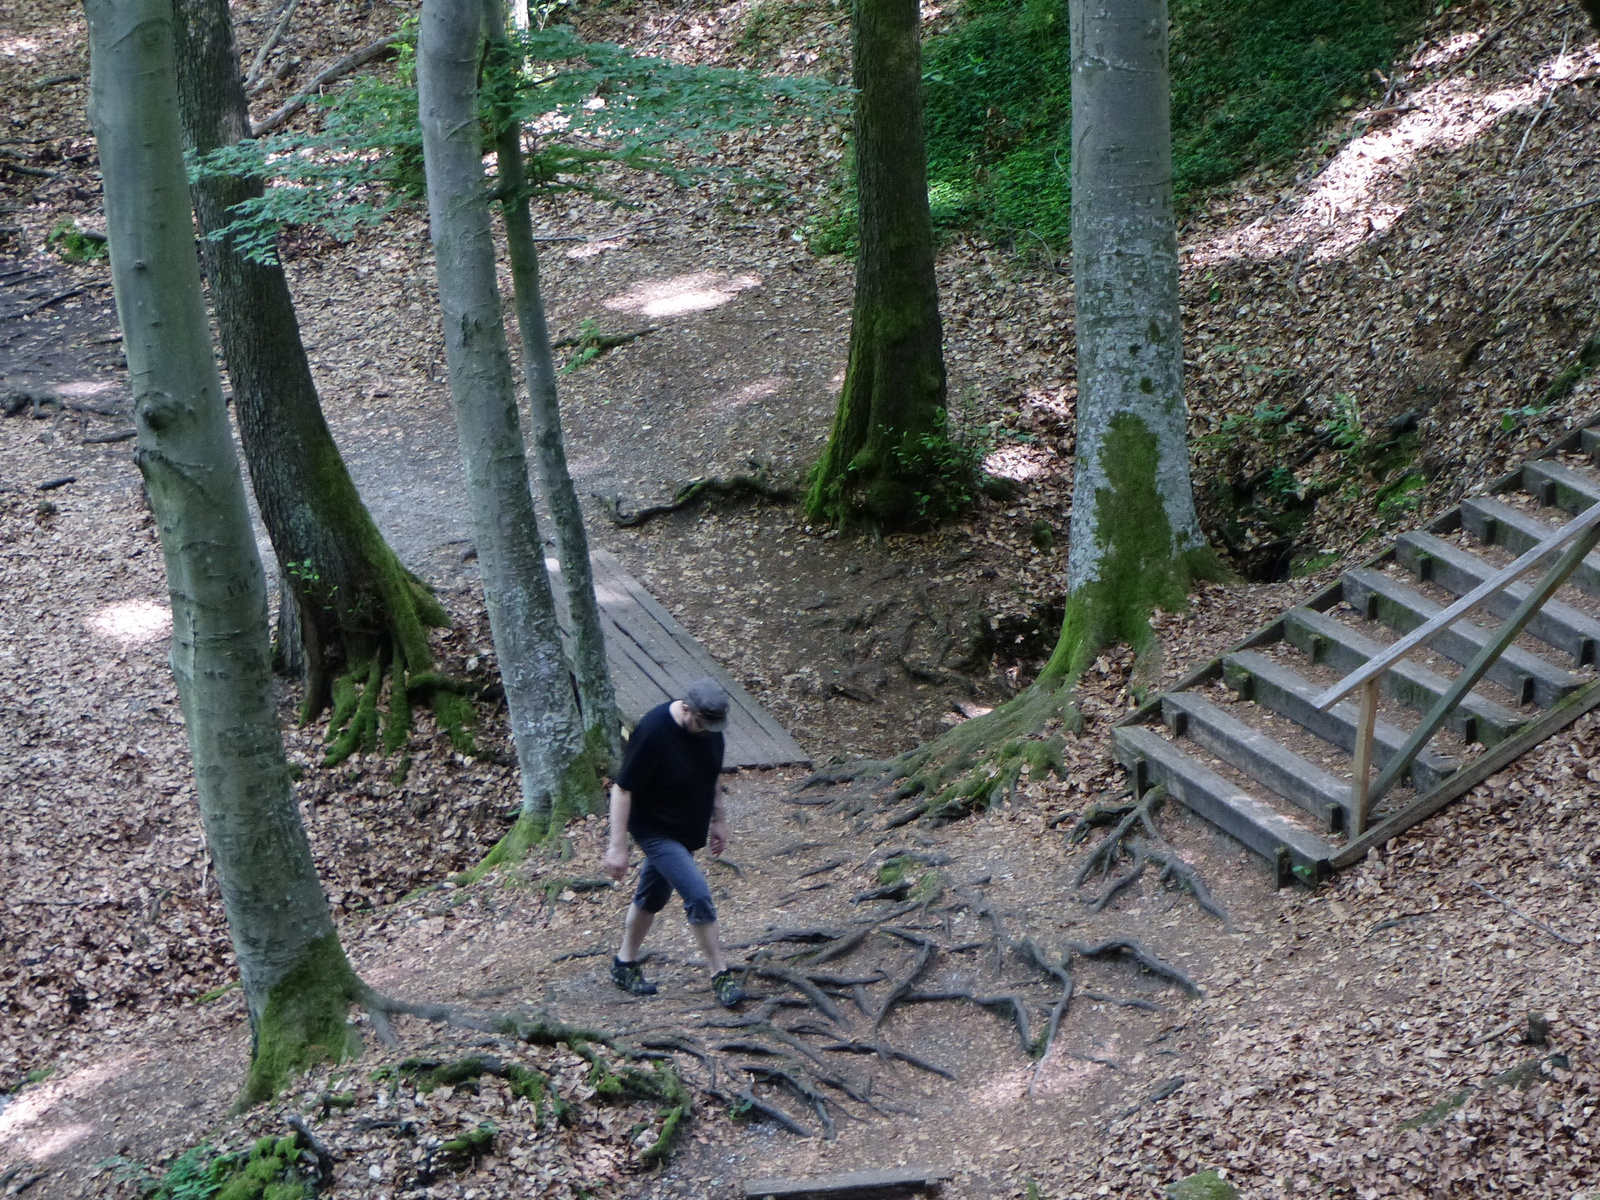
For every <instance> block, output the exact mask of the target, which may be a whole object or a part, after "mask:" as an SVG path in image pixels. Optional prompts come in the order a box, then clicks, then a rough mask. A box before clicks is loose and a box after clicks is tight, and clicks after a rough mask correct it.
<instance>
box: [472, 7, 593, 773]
mask: <svg viewBox="0 0 1600 1200" xmlns="http://www.w3.org/2000/svg"><path fill="white" fill-rule="evenodd" d="M523 16H524V20H525V19H526V12H524V14H523ZM484 24H485V27H486V29H487V30H488V36H489V41H490V47H491V55H490V59H489V62H488V63H487V64H486V66H487V70H486V72H485V79H486V81H487V85H488V86H489V87H490V88H492V89H494V92H493V93H491V94H492V95H493V97H494V100H495V104H494V108H493V112H494V147H495V158H496V160H497V163H498V170H499V180H498V185H499V189H498V190H499V194H500V214H501V218H502V219H503V220H504V221H505V227H506V257H507V258H508V259H509V260H510V262H511V284H512V288H513V293H514V296H515V303H516V310H517V328H518V330H519V332H520V333H521V335H522V365H523V373H524V375H525V376H526V378H527V382H528V409H529V412H530V414H531V416H532V421H533V446H534V451H535V462H536V463H537V465H538V471H539V484H540V491H541V492H542V493H543V495H544V499H545V503H546V504H547V505H549V508H550V515H551V517H552V519H553V520H554V522H555V527H556V529H555V533H556V552H557V554H558V555H559V557H560V560H561V582H562V586H563V587H564V588H565V590H566V598H567V612H568V614H569V617H570V620H571V622H572V631H571V633H572V647H573V654H572V659H573V672H574V675H575V676H576V678H577V684H578V703H579V708H580V710H581V712H582V715H583V723H584V727H585V731H586V736H587V738H588V739H589V743H590V745H592V746H595V747H597V748H599V749H600V751H601V752H602V753H603V755H604V758H605V760H606V766H607V767H609V766H610V765H611V764H614V763H616V761H617V760H618V758H620V756H621V753H622V730H621V727H620V723H619V719H618V715H617V694H616V689H615V688H614V687H613V686H612V682H611V669H610V667H609V666H608V665H607V663H606V642H605V633H604V631H603V629H602V627H601V623H600V603H599V601H598V600H597V599H596V598H595V591H594V571H593V569H592V568H591V566H590V564H589V535H588V531H587V530H586V529H585V528H584V524H583V508H582V507H581V506H580V505H579V503H578V492H577V489H576V488H574V487H573V486H572V475H571V473H570V472H568V470H567V451H566V445H565V442H564V440H563V437H562V432H561V402H560V396H559V395H558V393H557V390H556V364H555V357H554V355H553V354H552V353H551V350H550V326H549V323H548V322H547V321H546V320H545V312H544V297H543V295H542V294H541V292H540V288H539V248H538V244H537V243H536V242H535V241H534V240H533V216H532V214H531V213H530V212H529V208H528V185H527V176H526V172H525V170H524V167H523V160H522V122H521V120H520V119H519V118H518V117H517V116H516V111H515V108H514V96H513V95H511V94H510V89H512V88H513V87H514V86H515V73H516V71H517V70H518V69H519V68H520V66H521V64H520V63H518V62H515V61H513V59H512V56H511V54H510V53H509V48H508V43H507V38H506V34H505V10H504V9H503V8H502V6H501V3H500V0H485V2H484Z"/></svg>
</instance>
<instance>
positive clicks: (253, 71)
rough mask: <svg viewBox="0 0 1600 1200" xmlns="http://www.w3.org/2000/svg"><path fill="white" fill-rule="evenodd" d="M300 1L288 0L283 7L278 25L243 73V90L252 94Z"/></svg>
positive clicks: (273, 28)
mask: <svg viewBox="0 0 1600 1200" xmlns="http://www.w3.org/2000/svg"><path fill="white" fill-rule="evenodd" d="M299 3H300V0H289V3H287V4H285V5H284V6H283V15H282V16H280V17H279V18H278V23H277V24H276V25H274V26H273V27H272V32H271V33H269V34H268V35H267V40H266V41H265V42H263V43H262V45H261V49H259V50H257V51H256V56H255V58H253V59H252V60H251V61H250V69H249V70H248V71H246V72H245V76H244V90H245V91H246V92H249V93H251V94H254V89H255V86H256V84H258V83H260V82H261V72H262V71H263V70H265V69H266V66H267V58H268V57H269V56H270V55H271V54H272V52H273V51H274V50H276V49H277V48H278V43H279V42H280V41H282V40H283V31H284V30H286V29H288V28H289V18H290V17H292V16H294V10H295V8H296V6H297V5H298V4H299Z"/></svg>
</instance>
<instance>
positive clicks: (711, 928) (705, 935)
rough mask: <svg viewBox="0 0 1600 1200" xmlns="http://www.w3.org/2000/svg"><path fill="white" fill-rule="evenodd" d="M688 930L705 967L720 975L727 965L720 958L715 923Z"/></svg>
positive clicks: (719, 944)
mask: <svg viewBox="0 0 1600 1200" xmlns="http://www.w3.org/2000/svg"><path fill="white" fill-rule="evenodd" d="M646 928H647V929H648V928H649V926H646ZM689 930H690V932H691V933H693V934H694V940H695V942H696V943H698V945H699V946H700V953H701V954H703V955H705V956H706V966H708V967H710V968H711V973H712V974H713V975H721V974H722V973H723V972H724V971H726V970H727V969H728V964H727V961H726V960H725V959H724V958H723V957H722V939H721V938H720V937H718V936H717V923H716V922H715V921H712V922H711V923H710V924H709V925H690V926H689ZM623 944H624V945H626V944H627V943H623Z"/></svg>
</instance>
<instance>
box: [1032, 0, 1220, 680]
mask: <svg viewBox="0 0 1600 1200" xmlns="http://www.w3.org/2000/svg"><path fill="white" fill-rule="evenodd" d="M1071 20H1072V30H1071V36H1072V268H1073V285H1074V290H1075V293H1076V306H1077V316H1076V322H1077V342H1078V418H1077V463H1076V473H1075V475H1074V478H1073V493H1072V531H1071V547H1070V551H1069V555H1068V560H1067V612H1066V619H1065V620H1064V621H1063V623H1062V630H1061V639H1060V641H1059V643H1058V644H1057V647H1056V651H1055V654H1054V655H1053V657H1052V658H1051V661H1050V664H1049V666H1048V667H1047V668H1046V672H1045V676H1044V677H1042V678H1041V682H1046V680H1055V681H1058V682H1059V681H1062V680H1066V679H1071V678H1076V676H1077V674H1078V673H1079V672H1080V671H1081V670H1082V668H1083V666H1084V665H1085V664H1086V663H1087V662H1088V660H1089V659H1090V658H1091V657H1092V656H1093V655H1094V654H1095V653H1096V652H1097V651H1098V650H1099V649H1100V648H1101V647H1102V646H1104V645H1106V644H1107V643H1110V642H1115V641H1120V642H1127V643H1129V644H1131V645H1132V646H1133V647H1134V648H1135V649H1136V650H1137V651H1139V652H1140V653H1141V654H1144V653H1146V652H1147V651H1149V650H1151V649H1152V648H1153V637H1152V634H1151V631H1150V614H1151V612H1152V611H1153V610H1154V609H1155V607H1156V606H1157V605H1160V606H1161V607H1163V608H1166V609H1168V610H1176V609H1180V608H1182V607H1183V605H1184V604H1185V603H1186V597H1187V595H1188V591H1189V587H1190V584H1191V583H1192V581H1193V579H1194V577H1195V576H1196V575H1207V576H1215V575H1216V574H1217V565H1218V564H1217V563H1216V560H1215V558H1214V556H1213V555H1212V554H1211V551H1210V550H1209V548H1208V547H1207V546H1206V542H1205V537H1204V535H1203V534H1202V533H1201V532H1200V522H1199V519H1198V518H1197V517H1196V515H1195V508H1194V492H1193V488H1192V487H1191V484H1190V480H1189V445H1188V436H1187V410H1186V408H1185V406H1184V402H1183V329H1182V324H1181V321H1180V317H1179V310H1178V238H1177V226H1176V223H1175V219H1174V213H1173V203H1172V128H1171V101H1170V91H1171V87H1170V78H1169V75H1168V70H1167V4H1166V0H1122V2H1121V3H1118V4H1106V3H1103V2H1102V0H1073V3H1072V7H1071Z"/></svg>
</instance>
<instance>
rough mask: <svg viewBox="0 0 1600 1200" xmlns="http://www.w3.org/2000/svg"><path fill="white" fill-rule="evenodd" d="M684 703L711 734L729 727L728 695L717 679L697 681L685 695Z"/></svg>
mask: <svg viewBox="0 0 1600 1200" xmlns="http://www.w3.org/2000/svg"><path fill="white" fill-rule="evenodd" d="M683 702H684V703H685V704H687V705H688V706H689V709H690V710H691V711H692V712H693V713H694V715H695V716H696V717H698V718H699V719H700V724H701V725H702V726H703V727H704V728H705V729H706V731H707V732H709V733H718V732H720V731H722V730H724V729H726V728H727V727H728V693H727V692H726V691H724V690H723V687H722V685H721V684H720V683H718V682H717V681H716V680H715V679H696V680H695V681H694V682H693V683H691V684H690V685H689V687H688V689H687V690H686V691H685V692H684V693H683Z"/></svg>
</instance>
